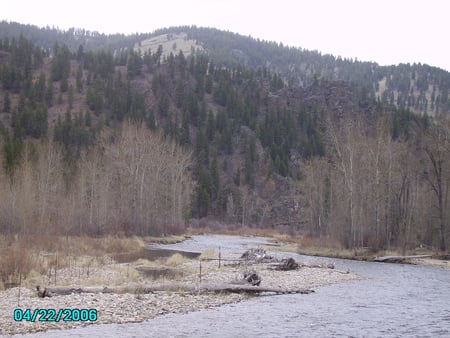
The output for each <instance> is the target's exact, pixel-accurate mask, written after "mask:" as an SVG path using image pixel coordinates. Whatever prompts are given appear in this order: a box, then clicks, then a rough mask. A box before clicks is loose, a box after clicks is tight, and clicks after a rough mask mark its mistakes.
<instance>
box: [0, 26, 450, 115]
mask: <svg viewBox="0 0 450 338" xmlns="http://www.w3.org/2000/svg"><path fill="white" fill-rule="evenodd" d="M20 34H22V35H23V36H24V37H26V38H28V39H31V40H32V41H33V43H35V44H36V45H38V46H40V47H42V48H45V49H47V50H51V48H53V45H54V43H55V42H58V43H59V44H65V45H67V46H68V47H69V49H70V50H72V51H75V50H77V49H78V48H79V46H80V45H81V46H83V48H84V49H85V50H101V49H108V50H110V51H112V52H117V51H120V50H124V49H127V48H132V47H135V48H138V49H140V50H141V51H142V53H144V52H145V51H146V50H147V48H148V47H150V48H151V49H152V50H153V51H155V50H156V49H157V48H158V46H159V45H160V44H161V45H162V47H163V52H164V53H167V54H168V53H170V52H171V51H174V52H175V53H176V52H177V51H178V50H179V47H181V45H182V44H183V43H184V44H185V48H184V50H183V52H184V53H185V56H187V55H189V54H190V53H189V49H190V48H191V47H192V48H194V49H197V48H199V49H201V50H204V51H205V52H207V53H208V55H209V57H210V58H211V59H212V60H213V61H214V62H215V63H217V64H223V65H226V66H228V67H231V66H235V65H237V64H242V65H244V66H245V67H248V68H251V69H257V68H262V67H265V68H267V69H268V70H270V71H271V72H275V73H278V74H279V75H280V76H281V77H282V78H283V80H284V81H286V83H289V84H290V85H293V86H302V87H307V86H309V85H310V84H312V83H313V82H314V80H315V79H318V78H320V79H324V80H330V81H334V80H338V81H347V82H352V83H354V84H356V85H357V86H358V87H361V88H365V90H367V92H368V95H369V96H370V97H371V98H373V99H376V100H380V101H381V102H383V103H388V104H391V105H395V106H397V107H398V108H408V109H410V110H411V111H413V112H416V113H427V114H428V115H435V114H440V113H443V114H447V113H449V112H450V99H449V90H450V73H449V72H448V71H445V70H443V69H440V68H437V67H433V66H430V65H426V64H420V63H418V64H412V65H411V64H400V65H392V66H380V65H378V64H377V63H374V62H364V61H357V60H352V59H342V58H340V57H335V56H333V55H322V54H321V53H320V52H318V51H309V50H306V49H302V48H294V47H287V46H283V45H282V44H281V43H276V42H268V41H262V40H259V39H253V38H251V37H248V36H242V35H239V34H236V33H232V32H226V31H221V30H217V29H213V28H202V27H195V26H182V27H172V28H165V29H160V30H157V31H155V32H153V33H147V34H134V35H122V34H115V35H105V34H100V33H98V32H89V31H86V30H83V29H70V30H68V31H61V30H58V29H55V28H49V27H47V28H37V27H35V26H30V25H22V24H18V23H8V22H5V21H3V22H1V23H0V38H2V37H10V38H11V37H13V36H15V37H16V38H18V37H19V36H20ZM151 40H153V44H152V42H151ZM186 41H189V43H186ZM177 44H178V47H177V46H176V45H177ZM174 46H175V49H173V47H174Z"/></svg>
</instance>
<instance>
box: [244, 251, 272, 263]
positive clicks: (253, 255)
mask: <svg viewBox="0 0 450 338" xmlns="http://www.w3.org/2000/svg"><path fill="white" fill-rule="evenodd" d="M241 259H243V260H245V261H246V262H248V261H250V262H257V263H261V262H264V261H265V262H267V261H271V260H273V259H274V258H273V257H272V256H270V255H268V254H267V253H266V250H264V249H261V248H258V249H249V250H247V251H246V252H244V253H243V254H242V256H241Z"/></svg>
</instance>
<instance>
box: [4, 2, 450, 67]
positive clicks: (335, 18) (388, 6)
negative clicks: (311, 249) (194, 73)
mask: <svg viewBox="0 0 450 338" xmlns="http://www.w3.org/2000/svg"><path fill="white" fill-rule="evenodd" d="M0 6H1V11H0V19H1V20H8V21H17V22H20V23H25V24H35V25H38V26H47V25H48V26H50V27H52V26H55V27H59V28H61V29H68V28H70V27H77V28H85V29H87V30H93V31H98V32H102V33H125V34H130V33H135V32H144V33H146V32H152V31H154V30H155V29H158V28H164V27H170V26H179V25H196V26H203V27H214V28H219V29H224V30H228V31H232V32H236V33H240V34H243V35H251V36H252V37H255V38H260V39H264V40H270V41H276V42H282V43H283V44H285V45H289V46H294V47H301V48H305V49H313V50H319V51H321V52H322V53H324V54H325V53H330V54H333V55H335V56H339V55H340V56H342V57H347V58H357V59H358V60H361V61H375V62H378V63H379V64H382V65H387V64H398V63H408V62H409V63H414V62H421V63H427V64H429V65H432V66H437V67H441V68H444V69H446V70H448V71H450V51H449V50H450V39H449V34H450V1H448V0H423V1H418V0H307V1H303V0H276V1H269V0H159V1H152V0H150V1H149V0H147V1H144V0H122V1H115V0H109V1H104V0H89V1H88V0H73V1H64V0H58V1H55V0H29V1H26V0H0Z"/></svg>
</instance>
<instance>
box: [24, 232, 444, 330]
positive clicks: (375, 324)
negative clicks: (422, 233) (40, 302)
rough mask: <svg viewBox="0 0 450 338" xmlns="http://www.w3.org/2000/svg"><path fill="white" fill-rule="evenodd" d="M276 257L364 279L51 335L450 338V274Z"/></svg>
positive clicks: (236, 245)
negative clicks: (317, 264) (330, 267)
mask: <svg viewBox="0 0 450 338" xmlns="http://www.w3.org/2000/svg"><path fill="white" fill-rule="evenodd" d="M265 242H266V239H264V238H255V237H252V238H246V237H231V236H194V237H193V238H192V239H191V240H188V241H185V242H183V243H179V244H176V245H168V246H164V247H167V248H170V249H176V250H181V251H190V252H202V251H204V250H205V249H207V248H211V247H212V248H218V247H220V248H221V250H222V252H226V251H231V252H243V249H245V248H246V247H256V246H258V245H260V244H264V243H265ZM158 248H161V246H158ZM271 254H272V252H271ZM277 255H282V256H291V257H294V258H295V259H296V260H297V261H300V262H304V263H313V262H331V263H333V264H334V265H335V267H336V269H340V270H350V271H352V272H354V273H357V274H359V275H361V276H363V277H364V279H363V280H359V281H351V282H344V283H340V284H335V285H331V286H325V287H321V288H318V289H316V292H315V293H313V294H309V295H279V296H267V297H255V298H252V299H250V300H247V301H243V302H241V303H237V304H229V305H224V306H221V307H218V308H213V309H208V310H201V311H197V312H192V313H188V314H168V315H165V316H160V317H157V318H154V319H151V320H148V321H145V322H143V323H132V324H120V325H119V324H107V325H92V326H88V327H85V328H78V329H74V330H64V331H53V332H52V331H50V332H47V333H45V336H46V337H49V336H50V337H450V269H442V268H436V267H425V266H414V265H404V264H387V263H372V262H357V261H350V260H341V259H331V258H317V257H310V256H302V255H297V254H286V253H277ZM27 336H44V335H43V334H42V335H41V334H35V335H27Z"/></svg>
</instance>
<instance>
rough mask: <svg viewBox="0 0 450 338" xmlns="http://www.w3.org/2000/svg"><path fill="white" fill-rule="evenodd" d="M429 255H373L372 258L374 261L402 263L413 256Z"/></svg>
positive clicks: (413, 257)
mask: <svg viewBox="0 0 450 338" xmlns="http://www.w3.org/2000/svg"><path fill="white" fill-rule="evenodd" d="M430 257H431V255H414V256H384V257H375V258H374V259H373V261H374V262H383V263H402V262H405V261H408V260H410V259H415V258H430Z"/></svg>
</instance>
